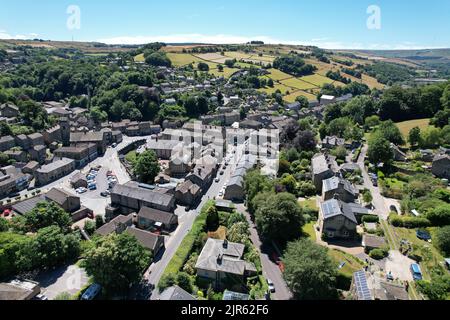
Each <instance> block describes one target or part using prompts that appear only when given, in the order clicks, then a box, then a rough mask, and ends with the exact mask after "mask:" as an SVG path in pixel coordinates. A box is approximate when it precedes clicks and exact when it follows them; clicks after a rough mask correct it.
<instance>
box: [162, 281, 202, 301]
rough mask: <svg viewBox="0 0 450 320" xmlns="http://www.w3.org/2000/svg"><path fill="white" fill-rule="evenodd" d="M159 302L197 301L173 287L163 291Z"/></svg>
mask: <svg viewBox="0 0 450 320" xmlns="http://www.w3.org/2000/svg"><path fill="white" fill-rule="evenodd" d="M159 299H160V300H178V301H181V300H197V299H195V298H194V296H192V295H191V294H190V293H189V292H187V291H185V290H183V289H181V288H180V287H179V286H177V285H175V286H172V287H169V288H167V289H166V290H164V291H163V292H162V293H161V294H160V296H159Z"/></svg>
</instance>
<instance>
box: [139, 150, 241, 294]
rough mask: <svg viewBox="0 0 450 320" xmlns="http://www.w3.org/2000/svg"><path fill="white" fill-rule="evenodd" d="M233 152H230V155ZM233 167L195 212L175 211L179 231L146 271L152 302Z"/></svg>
mask: <svg viewBox="0 0 450 320" xmlns="http://www.w3.org/2000/svg"><path fill="white" fill-rule="evenodd" d="M232 151H233V149H231V150H230V152H229V154H230V153H231V152H232ZM232 169H233V166H232V165H229V166H228V167H227V169H226V170H225V173H224V174H223V175H218V177H219V178H220V181H219V182H217V183H216V182H213V184H212V185H211V187H210V188H209V190H208V191H207V192H206V194H205V195H204V196H203V198H202V200H201V202H200V204H199V205H198V207H197V208H196V209H195V210H191V211H189V212H187V213H186V212H184V207H178V208H177V210H176V211H175V213H176V214H178V215H179V216H180V219H179V225H178V228H177V230H175V232H174V233H173V234H172V235H171V236H170V237H169V238H168V239H167V241H166V244H165V247H166V250H165V251H164V254H163V256H162V257H161V258H160V260H158V261H156V262H155V263H153V264H152V265H151V266H150V268H149V269H148V270H147V271H146V273H145V275H144V277H145V278H146V279H147V280H148V282H149V283H150V284H152V285H154V286H155V290H153V292H152V295H151V297H150V299H151V300H158V298H159V291H158V289H157V288H156V286H157V285H158V283H159V280H160V279H161V276H162V274H163V273H164V270H165V269H166V267H167V265H168V264H169V262H170V260H171V259H172V257H173V256H174V254H175V252H176V251H177V249H178V247H179V246H180V244H181V242H182V241H183V239H184V237H185V236H186V235H187V234H188V232H189V231H190V229H191V227H192V224H193V223H194V220H195V218H196V217H197V216H198V215H199V213H200V210H201V208H202V207H203V206H204V205H205V204H206V202H207V201H208V200H210V199H213V198H214V197H217V196H218V194H219V192H220V190H221V189H222V187H223V186H224V184H225V183H226V182H227V181H228V180H229V179H230V176H231V173H232Z"/></svg>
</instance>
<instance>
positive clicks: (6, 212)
mask: <svg viewBox="0 0 450 320" xmlns="http://www.w3.org/2000/svg"><path fill="white" fill-rule="evenodd" d="M10 214H11V210H10V209H5V211H3V216H4V217H8V216H9V215H10Z"/></svg>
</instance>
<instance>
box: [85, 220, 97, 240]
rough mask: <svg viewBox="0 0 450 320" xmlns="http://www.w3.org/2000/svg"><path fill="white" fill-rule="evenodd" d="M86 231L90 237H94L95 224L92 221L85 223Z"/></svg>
mask: <svg viewBox="0 0 450 320" xmlns="http://www.w3.org/2000/svg"><path fill="white" fill-rule="evenodd" d="M84 231H86V233H87V234H88V235H90V236H92V235H93V234H94V232H95V222H94V221H91V220H87V221H86V222H85V223H84Z"/></svg>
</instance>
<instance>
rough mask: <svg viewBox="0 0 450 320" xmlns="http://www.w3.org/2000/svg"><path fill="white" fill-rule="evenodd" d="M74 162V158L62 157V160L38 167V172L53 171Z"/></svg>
mask: <svg viewBox="0 0 450 320" xmlns="http://www.w3.org/2000/svg"><path fill="white" fill-rule="evenodd" d="M73 162H74V160H72V159H68V158H61V159H60V160H57V161H54V162H52V163H49V164H46V165H44V166H42V167H41V168H40V169H38V172H42V173H48V172H52V171H53V170H56V169H59V168H61V167H64V166H66V165H68V164H70V163H73Z"/></svg>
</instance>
